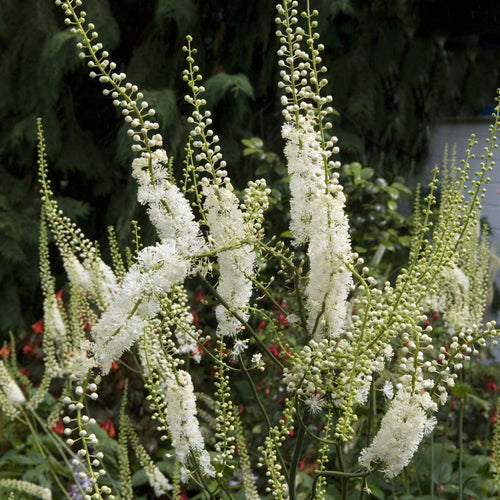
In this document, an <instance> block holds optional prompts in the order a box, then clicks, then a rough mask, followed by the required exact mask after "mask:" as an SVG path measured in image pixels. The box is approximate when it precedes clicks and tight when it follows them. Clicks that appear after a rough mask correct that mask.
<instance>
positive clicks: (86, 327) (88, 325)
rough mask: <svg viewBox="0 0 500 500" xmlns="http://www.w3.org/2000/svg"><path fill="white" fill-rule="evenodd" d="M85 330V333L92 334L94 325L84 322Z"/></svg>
mask: <svg viewBox="0 0 500 500" xmlns="http://www.w3.org/2000/svg"><path fill="white" fill-rule="evenodd" d="M83 328H84V329H85V331H87V332H90V330H92V325H91V324H90V323H89V322H88V321H87V320H85V321H84V322H83Z"/></svg>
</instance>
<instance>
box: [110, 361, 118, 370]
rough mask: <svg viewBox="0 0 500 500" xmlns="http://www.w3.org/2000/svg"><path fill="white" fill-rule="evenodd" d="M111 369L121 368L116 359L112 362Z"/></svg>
mask: <svg viewBox="0 0 500 500" xmlns="http://www.w3.org/2000/svg"><path fill="white" fill-rule="evenodd" d="M111 369H112V370H113V371H116V370H119V369H120V367H119V366H118V363H117V362H116V361H113V362H112V363H111Z"/></svg>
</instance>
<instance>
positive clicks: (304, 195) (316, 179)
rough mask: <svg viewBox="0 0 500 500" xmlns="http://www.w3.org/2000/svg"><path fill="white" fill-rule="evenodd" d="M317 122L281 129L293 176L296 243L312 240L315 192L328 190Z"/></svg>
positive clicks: (292, 227)
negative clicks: (314, 126)
mask: <svg viewBox="0 0 500 500" xmlns="http://www.w3.org/2000/svg"><path fill="white" fill-rule="evenodd" d="M313 123H314V122H312V121H311V120H307V121H306V122H305V123H304V124H303V125H302V126H297V124H296V123H285V124H284V125H283V127H282V132H281V135H282V137H283V139H285V141H286V142H285V148H284V150H283V152H284V154H285V157H286V160H287V166H288V173H289V175H290V194H291V199H290V231H291V232H292V235H293V237H294V241H295V243H296V244H301V243H306V242H307V241H309V238H310V231H311V227H312V224H311V221H312V216H313V212H314V211H313V206H312V205H313V202H314V199H315V195H317V194H318V193H324V192H325V191H326V185H325V180H324V177H325V173H324V170H323V157H322V149H321V144H320V142H319V141H318V137H317V133H316V131H315V130H314V128H313Z"/></svg>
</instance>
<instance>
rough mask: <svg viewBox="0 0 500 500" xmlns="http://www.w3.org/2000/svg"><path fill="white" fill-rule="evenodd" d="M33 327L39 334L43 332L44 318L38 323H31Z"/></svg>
mask: <svg viewBox="0 0 500 500" xmlns="http://www.w3.org/2000/svg"><path fill="white" fill-rule="evenodd" d="M31 329H32V330H33V332H34V333H36V334H37V335H38V334H40V333H43V318H41V319H39V320H38V321H37V322H36V323H33V324H32V325H31Z"/></svg>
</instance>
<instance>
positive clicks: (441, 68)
mask: <svg viewBox="0 0 500 500" xmlns="http://www.w3.org/2000/svg"><path fill="white" fill-rule="evenodd" d="M312 3H313V4H314V6H315V7H317V8H318V9H319V10H320V12H321V22H320V30H321V37H322V42H323V43H324V44H325V46H326V47H327V49H326V51H325V54H324V59H325V63H326V65H327V66H328V68H330V72H329V75H328V77H329V80H330V87H329V89H328V90H329V91H331V92H332V94H333V96H334V104H335V107H336V110H337V111H338V115H337V116H336V117H335V132H336V134H337V135H338V136H339V138H340V144H341V146H342V148H341V149H342V153H341V154H342V160H343V161H345V162H353V161H357V162H360V163H361V164H362V165H364V166H366V167H369V168H370V169H371V171H373V172H374V173H375V174H376V175H378V176H382V175H383V176H384V177H385V178H386V179H388V182H389V184H391V183H393V182H394V181H397V180H398V176H403V177H407V176H408V175H409V174H410V173H411V174H417V175H418V171H419V166H420V164H421V161H422V159H423V157H424V156H425V152H426V147H427V144H428V140H429V130H430V125H431V124H432V123H434V122H435V120H436V119H438V118H439V117H440V116H453V115H459V114H471V113H475V112H477V111H478V110H480V109H483V108H484V107H485V106H486V105H487V104H488V103H490V102H491V99H492V98H493V96H494V89H495V87H496V86H498V85H500V78H499V75H500V57H499V55H500V49H499V46H500V43H499V40H500V37H499V33H500V29H499V24H498V23H500V12H497V14H498V15H497V17H495V15H494V14H495V12H492V11H491V10H488V9H490V7H489V3H487V2H475V3H474V5H473V6H471V5H468V4H467V3H466V2H463V1H462V0H459V1H455V2H453V7H452V8H453V12H450V11H449V9H450V8H451V7H450V3H449V2H445V1H441V0H434V1H423V0H422V1H409V0H406V1H405V0H399V1H398V0H373V1H371V2H366V1H363V0H317V1H316V2H312ZM492 8H493V9H494V8H495V7H492ZM496 9H497V10H498V7H496ZM86 10H87V12H88V18H89V19H92V20H93V22H95V24H96V26H97V29H98V31H99V33H100V39H101V41H102V43H103V44H104V45H105V46H106V47H107V49H108V50H109V51H110V52H111V54H112V58H113V59H114V60H115V61H116V62H117V63H118V69H119V70H120V71H123V72H125V73H127V75H128V76H129V78H130V79H131V80H133V81H135V82H136V83H137V84H138V85H140V86H141V87H142V88H143V89H144V93H145V95H146V96H147V99H148V101H149V102H151V103H152V104H153V106H154V107H155V108H156V110H157V112H158V116H159V119H160V123H161V132H162V133H163V135H164V137H166V141H167V147H168V151H169V152H170V154H171V155H172V156H174V158H175V165H176V169H177V171H179V170H180V167H181V166H182V147H183V139H184V137H185V128H186V127H185V125H186V119H185V117H186V113H187V109H186V107H185V104H184V102H183V97H182V96H183V93H184V92H185V89H184V83H183V81H182V78H181V72H182V69H183V65H184V61H183V53H182V50H181V48H182V45H183V41H184V37H185V35H186V34H188V33H190V34H191V35H192V36H193V38H194V43H195V45H196V46H197V47H198V49H199V52H198V64H199V66H200V68H201V71H202V73H203V74H204V75H205V77H206V82H205V83H206V88H207V100H208V102H209V103H210V106H211V108H212V110H213V112H214V128H215V129H216V130H218V133H219V136H220V137H221V143H222V146H223V148H224V151H225V156H226V159H227V161H228V163H229V165H230V166H231V176H232V178H233V180H234V182H235V184H236V185H237V186H240V187H241V186H242V185H243V184H244V182H245V180H246V179H248V178H252V177H254V175H255V172H256V170H258V169H259V168H260V169H262V165H261V162H259V161H258V160H256V159H255V156H254V155H246V156H245V155H244V154H243V149H244V146H243V145H242V144H241V140H242V139H245V138H250V137H260V138H261V139H262V140H263V143H264V144H265V148H266V150H268V151H276V152H277V151H279V149H280V146H282V143H281V138H280V121H281V120H280V110H279V107H278V102H279V99H278V98H277V95H276V94H277V90H276V82H277V80H278V75H277V70H276V65H275V61H276V57H275V51H276V48H277V42H276V40H275V37H274V30H275V27H274V16H275V12H274V5H273V2H270V1H269V0H254V1H252V2H247V1H243V0H231V1H229V0H206V1H203V2H200V1H195V0H183V1H182V2H181V1H178V0H156V1H148V2H138V1H135V0H88V1H87V2H86ZM452 14H453V15H452ZM495 19H496V21H495ZM451 20H453V21H451ZM0 75H2V77H1V78H0V95H1V99H0V304H1V305H2V314H1V316H0V335H1V336H2V337H3V338H7V334H8V332H9V331H11V330H12V331H14V332H17V331H21V330H23V329H25V328H26V325H29V324H31V323H33V322H34V321H35V320H36V319H38V318H39V317H40V316H41V310H40V304H41V300H40V293H39V280H38V269H37V265H38V263H37V244H38V222H37V220H38V211H39V204H40V202H39V194H38V186H37V182H36V161H35V153H36V140H35V139H36V133H35V119H36V117H37V116H42V117H43V120H44V126H45V130H46V134H47V137H46V139H47V147H48V155H49V162H50V166H51V170H52V174H51V175H52V179H53V186H54V191H55V192H56V193H57V194H58V195H59V202H60V203H61V206H62V208H63V209H64V211H65V212H66V213H67V214H68V215H69V216H71V217H72V218H74V219H75V220H76V221H77V222H78V223H79V224H80V226H81V227H82V229H83V230H84V232H86V234H88V235H89V237H91V238H93V239H96V240H103V239H105V234H106V226H107V225H109V224H113V225H115V227H116V230H117V235H118V238H119V240H120V242H122V243H123V242H125V241H126V240H127V238H128V235H129V231H130V220H131V219H132V218H135V219H138V220H139V221H140V222H141V226H142V227H143V228H144V229H145V234H144V236H143V238H144V239H145V240H147V239H148V238H151V237H152V234H151V231H148V229H147V224H146V222H145V220H144V217H143V215H142V212H141V210H140V209H138V207H137V205H136V200H135V186H134V184H133V182H132V181H131V179H130V176H129V165H130V159H131V152H130V143H129V139H128V137H127V135H126V134H125V127H124V126H123V125H122V122H121V119H120V116H119V114H118V112H117V111H116V110H114V109H113V106H112V105H111V103H110V102H109V100H108V99H106V98H104V97H103V96H102V94H101V89H100V88H99V84H98V82H96V81H92V80H89V78H88V75H87V70H86V68H85V66H84V65H83V64H82V63H81V61H80V60H79V59H78V57H77V50H76V48H75V40H74V37H73V35H71V34H70V33H69V32H68V31H67V30H66V29H65V26H64V24H63V18H62V15H61V14H60V13H59V11H58V9H56V8H55V7H54V5H53V3H52V2H51V1H49V0H43V1H42V0H25V1H23V2H18V1H17V0H2V2H0ZM351 177H353V175H352V172H351V174H350V175H348V176H347V180H349V179H350V178H351ZM353 178H354V177H353ZM352 210H354V211H355V210H356V208H355V207H353V208H352ZM355 215H356V214H353V216H355ZM56 265H57V263H56Z"/></svg>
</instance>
